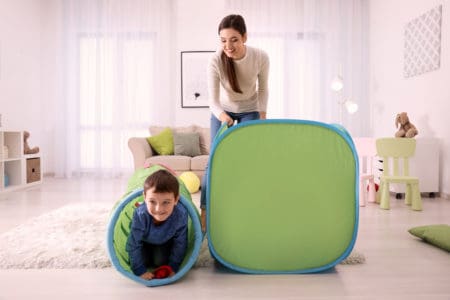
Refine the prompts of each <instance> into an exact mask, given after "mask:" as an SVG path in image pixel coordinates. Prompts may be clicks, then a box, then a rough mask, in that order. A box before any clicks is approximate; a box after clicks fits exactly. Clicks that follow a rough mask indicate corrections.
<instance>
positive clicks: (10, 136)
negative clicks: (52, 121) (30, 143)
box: [0, 130, 42, 193]
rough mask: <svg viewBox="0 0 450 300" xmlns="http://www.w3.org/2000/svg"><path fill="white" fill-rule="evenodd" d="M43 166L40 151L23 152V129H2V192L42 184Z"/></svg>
mask: <svg viewBox="0 0 450 300" xmlns="http://www.w3.org/2000/svg"><path fill="white" fill-rule="evenodd" d="M41 166H42V161H41V156H40V153H37V154H30V155H24V154H23V131H5V130H1V131H0V193H3V192H8V191H13V190H16V189H19V188H24V187H28V186H32V185H36V184H40V183H41V182H42V168H41ZM30 175H31V176H30Z"/></svg>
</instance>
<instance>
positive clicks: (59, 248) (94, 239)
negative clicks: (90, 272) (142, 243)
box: [0, 203, 112, 269]
mask: <svg viewBox="0 0 450 300" xmlns="http://www.w3.org/2000/svg"><path fill="white" fill-rule="evenodd" d="M111 208H112V206H111V205H108V207H106V205H105V204H85V203H81V204H71V205H67V206H64V207H62V208H59V209H57V210H54V211H51V212H50V213H47V214H44V215H41V216H39V217H36V218H34V219H32V220H30V221H29V222H26V223H24V224H22V225H20V226H18V227H16V228H14V229H12V230H10V231H8V232H6V233H3V234H1V235H0V268H2V269H41V268H48V269H73V268H106V267H110V266H111V263H110V261H109V258H108V255H107V252H106V227H107V224H108V219H109V213H110V211H111Z"/></svg>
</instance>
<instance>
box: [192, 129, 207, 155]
mask: <svg viewBox="0 0 450 300" xmlns="http://www.w3.org/2000/svg"><path fill="white" fill-rule="evenodd" d="M195 132H198V133H199V135H200V151H201V153H202V154H203V155H207V154H209V150H210V149H209V148H210V145H211V138H210V135H211V134H210V130H209V128H204V127H200V126H195Z"/></svg>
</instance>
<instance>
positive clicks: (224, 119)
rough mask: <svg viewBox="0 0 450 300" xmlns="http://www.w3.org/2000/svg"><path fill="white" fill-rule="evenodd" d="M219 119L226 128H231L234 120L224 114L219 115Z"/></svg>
mask: <svg viewBox="0 0 450 300" xmlns="http://www.w3.org/2000/svg"><path fill="white" fill-rule="evenodd" d="M219 119H220V121H221V122H222V123H224V122H225V123H227V125H228V126H233V123H234V120H233V119H232V118H231V117H230V116H229V115H228V114H227V113H226V112H223V113H221V114H220V116H219Z"/></svg>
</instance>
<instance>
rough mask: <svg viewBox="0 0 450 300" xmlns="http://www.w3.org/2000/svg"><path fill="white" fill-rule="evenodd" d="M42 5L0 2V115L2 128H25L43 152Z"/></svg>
mask: <svg viewBox="0 0 450 300" xmlns="http://www.w3.org/2000/svg"><path fill="white" fill-rule="evenodd" d="M42 4H43V3H42V2H41V1H27V0H16V1H6V0H5V1H3V0H2V1H0V114H2V129H5V130H27V131H29V132H30V133H31V137H30V140H29V143H30V146H39V147H40V148H41V153H44V152H46V151H47V150H48V147H47V145H43V144H42V141H43V140H44V128H45V127H46V125H45V124H46V122H47V118H48V116H49V114H50V113H51V111H48V108H49V107H48V105H46V102H45V101H43V100H42V99H43V98H42V97H43V96H44V95H43V85H46V83H47V81H46V78H43V77H42V75H43V74H42V73H41V68H42V67H43V66H44V65H45V59H43V58H44V57H45V56H46V53H45V52H43V51H42V47H41V46H42V43H43V42H44V40H43V39H42V37H43V34H42V26H41V20H42V18H43V17H44V15H43V14H42V12H43V5H42ZM50 80H52V78H50ZM50 118H51V117H50ZM44 170H45V169H44Z"/></svg>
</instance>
